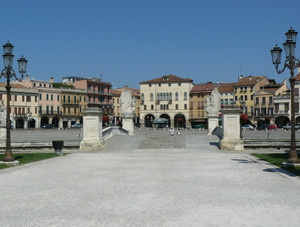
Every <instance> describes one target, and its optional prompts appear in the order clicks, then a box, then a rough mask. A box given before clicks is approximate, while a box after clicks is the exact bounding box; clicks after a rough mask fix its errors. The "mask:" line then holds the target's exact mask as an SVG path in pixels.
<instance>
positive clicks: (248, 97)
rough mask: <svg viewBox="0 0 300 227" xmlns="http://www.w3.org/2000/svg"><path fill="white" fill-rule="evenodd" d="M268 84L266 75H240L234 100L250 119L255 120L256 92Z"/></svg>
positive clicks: (235, 86)
mask: <svg viewBox="0 0 300 227" xmlns="http://www.w3.org/2000/svg"><path fill="white" fill-rule="evenodd" d="M267 85H269V80H268V79H267V77H266V76H248V77H243V76H240V77H239V80H238V82H237V83H235V85H234V101H235V103H236V104H237V105H239V106H240V107H241V109H242V112H243V113H244V114H246V115H247V116H248V119H249V120H250V121H254V93H255V92H257V91H258V90H260V88H261V87H263V86H267ZM252 123H253V122H252Z"/></svg>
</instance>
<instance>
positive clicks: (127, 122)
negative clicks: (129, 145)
mask: <svg viewBox="0 0 300 227" xmlns="http://www.w3.org/2000/svg"><path fill="white" fill-rule="evenodd" d="M133 119H134V117H133V116H132V117H122V124H123V127H122V128H123V129H125V130H126V131H128V134H129V135H134V124H133Z"/></svg>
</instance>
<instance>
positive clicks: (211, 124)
mask: <svg viewBox="0 0 300 227" xmlns="http://www.w3.org/2000/svg"><path fill="white" fill-rule="evenodd" d="M207 118H208V133H207V135H212V131H213V130H214V129H215V127H218V126H219V115H208V116H207Z"/></svg>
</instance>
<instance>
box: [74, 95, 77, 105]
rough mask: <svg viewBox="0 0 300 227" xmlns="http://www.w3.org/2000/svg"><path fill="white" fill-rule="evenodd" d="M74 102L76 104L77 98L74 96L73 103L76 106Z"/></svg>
mask: <svg viewBox="0 0 300 227" xmlns="http://www.w3.org/2000/svg"><path fill="white" fill-rule="evenodd" d="M76 102H77V97H76V96H74V103H75V104H76Z"/></svg>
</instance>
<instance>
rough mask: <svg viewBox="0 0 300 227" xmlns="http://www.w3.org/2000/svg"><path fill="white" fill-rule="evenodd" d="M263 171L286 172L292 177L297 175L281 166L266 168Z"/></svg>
mask: <svg viewBox="0 0 300 227" xmlns="http://www.w3.org/2000/svg"><path fill="white" fill-rule="evenodd" d="M263 171H264V172H267V173H284V174H286V175H288V176H290V177H296V175H294V174H292V173H290V172H288V171H286V170H284V169H281V168H268V169H264V170H263Z"/></svg>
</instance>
